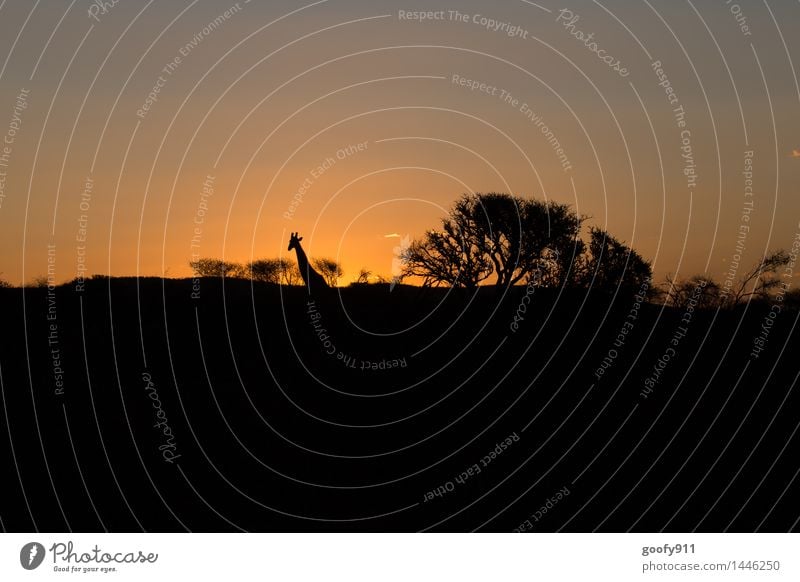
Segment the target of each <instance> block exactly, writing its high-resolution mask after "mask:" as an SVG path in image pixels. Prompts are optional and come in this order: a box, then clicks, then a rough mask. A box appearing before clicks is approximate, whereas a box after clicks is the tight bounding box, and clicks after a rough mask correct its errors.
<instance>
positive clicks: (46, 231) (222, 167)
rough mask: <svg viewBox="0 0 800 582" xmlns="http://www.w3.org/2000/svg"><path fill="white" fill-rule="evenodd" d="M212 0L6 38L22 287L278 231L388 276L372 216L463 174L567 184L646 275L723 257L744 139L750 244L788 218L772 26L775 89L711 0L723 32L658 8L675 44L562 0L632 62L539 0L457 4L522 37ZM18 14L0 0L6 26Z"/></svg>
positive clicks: (15, 275) (415, 203) (736, 218)
mask: <svg viewBox="0 0 800 582" xmlns="http://www.w3.org/2000/svg"><path fill="white" fill-rule="evenodd" d="M50 3H52V2H51V0H47V1H45V2H44V3H43V4H50ZM233 5H234V4H231V6H233ZM226 8H227V7H225V6H222V7H214V6H203V7H201V6H199V5H198V6H197V7H193V8H192V9H191V10H189V11H187V12H186V13H185V14H184V15H183V16H182V17H181V18H180V19H178V20H176V21H175V22H174V23H173V24H170V23H171V22H172V21H173V19H175V18H176V16H177V15H178V13H179V12H180V11H181V10H182V8H181V7H178V6H168V5H161V6H157V7H156V6H154V7H152V8H148V10H146V11H145V12H143V13H142V15H141V16H137V14H138V13H139V11H140V10H141V7H136V6H134V5H133V4H132V3H131V4H129V5H126V3H119V4H118V5H116V6H114V8H113V10H111V11H109V13H108V14H105V15H103V17H102V19H101V20H100V21H99V22H94V21H92V23H93V28H92V30H91V31H90V32H87V31H88V29H89V26H90V23H89V22H88V21H87V18H86V14H85V13H84V12H83V11H80V10H79V11H77V13H70V14H69V15H68V16H67V17H66V19H65V21H64V24H63V25H62V27H61V28H60V29H59V32H58V34H56V35H55V36H54V37H53V40H52V43H51V44H50V45H49V46H48V47H47V50H46V51H44V52H43V51H42V49H43V48H44V47H45V43H46V42H47V39H48V37H49V35H50V32H51V31H52V28H53V26H54V23H53V22H51V20H52V19H53V18H54V17H55V16H57V14H56V12H58V11H53V14H47V13H46V11H44V10H37V11H35V12H34V13H33V15H32V17H31V20H30V22H29V24H28V25H27V26H28V28H27V29H26V35H25V39H26V42H27V43H28V45H30V46H25V47H22V48H20V49H18V50H15V52H14V53H13V54H11V55H10V58H9V64H8V67H7V68H6V71H5V73H4V76H3V77H2V78H3V90H2V100H0V105H1V107H0V124H2V126H0V133H5V131H6V127H5V125H6V120H9V123H10V120H13V119H14V118H15V115H16V114H15V113H14V111H15V109H14V108H15V103H17V101H18V99H17V96H18V95H19V94H20V91H21V90H25V91H27V92H28V93H27V94H26V95H27V97H26V98H25V101H26V103H25V107H24V108H22V109H19V111H18V113H19V115H16V117H18V118H20V120H19V121H18V122H16V123H17V126H18V128H17V129H16V130H15V135H14V141H13V144H10V145H11V152H10V154H8V155H7V158H8V159H7V161H8V164H7V167H3V168H0V169H2V170H4V175H3V176H2V178H3V181H2V186H3V190H2V193H3V198H2V199H0V202H1V204H0V227H1V228H2V230H1V231H0V232H2V235H0V236H2V243H3V248H4V252H3V255H2V258H1V259H0V278H2V279H5V280H8V281H11V282H12V283H16V284H19V283H23V282H26V281H31V280H32V279H33V278H35V277H37V276H43V275H45V274H47V273H48V269H51V270H53V271H54V276H55V279H56V280H57V281H59V282H63V281H69V280H72V279H74V278H75V277H76V276H77V274H79V272H83V273H84V274H86V275H87V276H88V275H91V274H95V273H97V274H110V275H112V276H123V275H143V276H145V275H157V276H168V277H190V276H191V275H192V272H191V269H190V268H189V261H190V260H192V258H193V257H197V256H200V257H214V258H224V259H226V260H230V261H235V262H241V263H247V262H249V261H251V260H254V259H259V258H271V257H280V256H287V251H286V247H287V243H288V237H289V233H290V232H293V231H298V232H300V234H301V235H302V236H303V237H304V241H303V246H304V248H305V250H306V252H307V254H308V256H309V257H311V258H312V259H313V258H319V257H330V258H334V259H336V260H337V261H339V262H340V263H341V264H342V265H343V268H344V271H345V275H344V277H343V278H342V280H341V284H347V283H349V282H350V281H352V280H353V279H354V278H355V276H356V275H357V273H358V271H359V270H360V269H361V268H362V267H363V268H366V269H368V270H370V271H372V272H373V273H374V274H375V275H381V276H384V277H387V278H389V277H390V276H391V269H392V260H393V256H394V247H395V246H396V245H397V244H398V243H397V241H398V239H397V238H387V237H386V235H388V234H392V233H395V234H399V235H401V236H405V235H409V236H410V237H411V238H412V239H413V238H415V237H419V236H421V235H422V234H423V233H424V232H425V230H427V229H430V228H435V227H436V226H437V225H438V224H439V220H440V219H441V217H443V216H444V215H446V213H447V210H448V208H449V207H450V206H451V205H452V204H453V202H454V201H455V200H456V199H457V198H458V197H459V196H460V195H461V194H462V193H465V192H489V191H495V192H508V193H512V194H515V195H518V196H525V197H532V198H536V199H540V200H541V199H553V200H557V201H559V202H563V203H568V204H570V205H572V206H573V208H575V209H576V210H577V212H578V213H580V214H582V215H586V216H588V217H589V220H588V221H587V224H592V225H597V226H602V227H604V228H606V229H607V230H608V231H609V232H610V233H611V234H612V235H614V236H615V237H617V238H618V239H620V240H623V241H625V242H627V243H628V244H630V245H631V246H633V247H634V248H635V249H636V250H637V251H638V252H639V253H640V254H641V255H642V256H643V257H644V258H645V259H647V260H650V261H652V263H653V266H654V270H655V275H656V279H658V280H661V279H663V277H664V275H666V274H667V273H673V274H678V275H679V276H691V275H692V274H695V273H702V272H708V273H709V274H710V275H712V276H714V277H716V278H719V277H720V276H721V274H722V273H724V272H725V271H726V270H727V265H728V264H729V262H730V261H731V260H732V257H733V256H734V255H735V254H736V253H737V249H736V243H737V234H738V233H739V232H740V230H739V229H740V227H741V226H742V218H741V216H742V208H743V204H744V203H745V202H747V201H748V200H749V199H748V198H746V197H745V195H744V192H745V187H746V184H745V178H744V175H743V173H742V172H743V171H744V170H745V163H746V162H745V157H746V154H745V152H747V151H752V152H754V155H753V168H754V169H753V172H754V183H755V186H754V191H755V196H754V197H753V202H754V206H753V208H754V210H753V212H752V215H751V217H750V219H749V220H748V222H747V227H748V228H749V230H748V238H747V244H746V248H745V252H744V253H743V255H742V264H745V265H748V264H750V263H752V262H754V261H755V260H757V259H758V258H759V257H760V256H761V255H762V254H763V253H764V252H765V251H766V250H768V249H774V248H781V247H782V248H788V247H790V246H791V244H792V241H793V240H794V237H795V236H796V233H797V232H798V229H800V225H799V224H798V220H800V200H799V199H798V198H797V197H796V196H794V193H796V192H797V191H798V187H800V159H798V157H797V156H795V155H794V154H793V152H796V151H797V147H798V139H800V137H798V136H800V120H799V119H798V116H797V115H796V110H797V106H798V103H800V93H798V91H797V90H796V87H795V84H794V81H792V77H791V74H789V69H788V64H787V63H786V54H785V52H784V47H783V46H782V45H781V43H780V40H779V39H777V40H776V39H775V38H773V37H769V38H767V37H766V36H764V35H761V36H759V37H758V38H757V39H754V40H753V42H754V43H757V44H754V46H756V47H757V50H758V55H759V59H760V60H759V62H760V63H762V64H763V65H764V79H765V80H766V82H767V87H768V89H769V95H767V93H766V91H765V86H764V81H763V80H762V76H761V72H759V69H758V67H757V62H756V61H755V60H754V58H753V52H752V50H751V48H750V45H749V41H748V43H744V42H742V37H741V31H740V30H739V29H738V27H736V26H734V25H735V23H732V22H729V20H730V19H729V16H730V15H729V14H728V13H727V11H726V8H725V7H724V6H722V7H719V6H715V7H703V9H702V10H703V11H704V14H705V16H706V18H707V20H708V21H709V22H713V23H714V34H715V41H714V40H712V39H711V38H710V37H709V36H708V34H707V33H706V32H705V31H704V30H701V29H699V28H698V24H697V21H696V20H695V19H694V18H692V19H687V18H686V15H685V14H681V12H680V11H679V10H677V9H676V8H675V7H671V6H665V7H663V8H662V9H661V13H660V15H661V16H662V17H663V18H665V19H666V20H667V22H669V23H670V25H671V26H672V27H673V28H674V29H676V30H679V31H681V32H682V35H681V39H682V42H683V47H682V48H683V49H684V50H686V51H687V53H688V54H689V55H691V59H692V61H691V63H690V62H689V61H687V58H686V56H685V55H684V53H683V52H682V50H681V47H678V46H677V45H676V42H675V38H674V36H673V35H672V34H671V33H670V30H668V29H667V28H666V27H665V26H664V23H663V22H662V21H661V20H660V19H659V17H657V16H656V15H655V14H654V13H653V12H652V11H651V10H649V9H648V8H647V6H646V5H642V6H630V5H629V4H627V3H624V2H621V1H619V0H616V1H610V2H608V3H607V8H609V9H610V10H612V11H614V12H615V13H617V14H620V15H622V14H624V19H625V21H626V22H628V23H629V24H630V27H631V28H632V29H634V30H636V31H638V32H639V34H640V35H641V38H644V39H646V43H645V44H646V47H647V53H645V51H643V50H642V47H641V46H640V45H639V44H638V42H637V41H636V40H635V39H633V38H632V37H631V36H630V35H629V34H628V33H626V32H625V30H624V29H623V28H621V27H620V25H619V23H618V22H616V21H615V20H614V19H612V18H610V17H609V14H608V13H606V12H604V11H603V10H601V9H600V8H598V7H597V5H595V4H593V3H592V2H588V1H586V0H581V1H579V2H576V3H575V7H574V8H573V9H572V10H574V12H575V13H580V14H581V21H580V22H581V24H582V25H585V28H586V30H592V31H593V32H594V33H595V34H596V38H597V40H598V42H601V43H602V45H603V47H604V49H605V50H606V51H607V52H608V54H613V55H618V56H620V57H621V58H622V59H623V60H624V61H625V64H626V66H627V68H628V70H629V71H630V75H629V76H628V77H625V78H622V77H621V76H620V75H618V74H616V73H615V72H614V71H612V70H610V69H609V68H608V67H606V66H605V65H604V64H603V63H602V62H599V61H598V59H597V56H596V55H595V54H593V53H591V52H590V51H587V49H586V48H585V46H584V45H583V44H581V43H580V42H578V41H576V40H575V38H574V37H573V36H571V35H570V34H569V33H568V32H566V31H565V29H564V26H563V23H559V22H557V20H556V19H557V16H558V11H557V9H556V8H555V7H553V8H552V9H551V12H550V13H548V12H547V11H545V10H540V9H536V8H535V7H532V6H531V5H528V4H525V3H519V5H516V4H515V5H513V6H497V7H491V8H490V7H488V6H487V5H486V4H485V3H480V2H472V1H470V2H460V3H459V5H458V10H459V11H461V12H462V13H466V14H472V15H474V14H484V15H491V16H492V17H493V18H496V19H497V20H498V21H502V22H510V23H515V24H517V25H519V26H521V27H522V28H523V29H524V31H527V33H528V36H527V38H522V37H521V36H517V37H510V36H508V35H504V34H502V31H500V32H498V31H492V30H488V29H486V28H485V27H481V26H480V25H479V24H476V23H474V22H473V21H472V20H469V21H468V22H460V21H454V20H446V21H437V22H422V23H421V22H408V21H406V20H403V19H401V18H400V17H399V16H398V10H397V7H396V6H394V5H393V4H391V3H387V2H382V1H381V2H377V3H374V4H370V5H365V4H363V3H358V2H344V3H339V4H336V5H335V6H334V5H333V4H330V3H323V4H321V5H319V6H315V7H311V8H308V9H302V10H300V11H297V10H298V6H296V5H295V4H294V3H290V2H276V3H270V6H256V5H255V3H253V4H250V3H247V4H245V3H241V4H240V5H238V8H237V9H236V10H233V11H232V12H231V13H230V14H229V15H228V16H227V17H225V18H222V17H221V16H220V15H221V14H222V13H224V12H225V9H226ZM409 8H410V9H413V7H409ZM443 8H444V9H445V10H447V9H451V8H453V7H452V6H449V5H446V6H443ZM782 10H783V7H777V6H776V7H775V11H776V17H777V18H778V19H779V21H780V18H781V12H782ZM293 11H297V12H295V13H293V14H291V15H290V16H286V17H285V18H283V19H282V20H280V21H279V23H277V24H272V25H269V23H270V22H273V21H275V20H276V19H278V18H281V17H282V16H285V15H286V14H289V13H291V12H293ZM27 13H28V9H27V8H26V7H25V6H24V5H23V6H9V7H7V8H5V9H4V24H3V26H4V27H6V28H8V27H13V26H17V25H21V23H22V22H23V20H24V19H25V17H26V15H27ZM761 18H762V16H758V17H756V16H755V15H754V16H753V17H752V20H753V21H754V22H753V23H752V24H753V28H754V29H755V28H756V26H757V24H758V22H760V20H759V19H761ZM215 19H217V24H215V25H214V26H213V27H211V28H209V23H210V22H214V21H215ZM129 25H130V27H129V28H127V29H126V27H128V26H129ZM165 27H169V28H168V30H167V28H165ZM15 30H16V29H15ZM162 30H165V31H166V32H165V33H164V35H163V36H161V37H158V35H159V33H160V32H161V31H162ZM204 30H208V34H206V33H205V32H203V31H204ZM84 35H87V36H86V38H85V40H83V41H82V39H84ZM773 36H774V35H773ZM157 37H158V38H157ZM37 38H38V39H39V40H40V41H41V42H40V43H39V45H35V43H34V42H33V40H34V39H37ZM197 38H199V39H200V40H199V41H197V40H196V39H197ZM193 39H195V40H193ZM117 41H119V42H118V44H116V45H115V43H117ZM190 41H191V42H190ZM192 42H193V43H194V44H193V45H192V44H191V43H192ZM715 42H717V43H719V44H720V45H721V46H723V47H725V56H726V61H725V63H724V64H723V61H722V60H721V57H720V54H719V52H718V50H717V49H716V47H715ZM151 44H152V46H150V45H151ZM187 46H189V48H188V49H187ZM789 50H795V52H796V49H792V47H789ZM648 54H649V57H648ZM40 55H41V57H40ZM795 56H796V59H795V61H796V62H800V55H795ZM176 59H177V60H176ZM71 60H72V64H70V62H71ZM654 61H659V62H660V63H661V65H662V67H663V70H664V71H665V72H666V74H667V75H668V78H669V81H670V83H671V87H673V88H674V90H675V94H676V95H677V98H678V99H679V101H678V103H679V105H680V106H682V107H683V108H684V110H685V112H686V123H687V124H688V125H687V126H686V127H685V128H683V127H679V126H678V125H677V123H676V115H675V113H674V108H675V107H676V105H675V104H674V103H670V101H669V98H670V97H669V95H668V94H667V93H666V92H665V89H664V86H663V85H660V84H659V83H660V82H661V81H660V79H659V78H658V76H657V75H656V73H655V71H654V66H653V62H654ZM598 63H599V64H598ZM726 67H728V68H729V69H730V75H732V77H729V74H728V71H727V70H726ZM95 76H96V79H95ZM62 77H63V83H59V80H60V79H61V78H62ZM464 79H466V80H468V81H475V82H476V83H475V84H474V89H473V90H471V89H470V88H469V86H470V85H469V84H468V83H466V82H465V81H463V80H464ZM731 79H735V80H736V89H737V93H734V92H733V89H732V84H731ZM481 84H483V85H481ZM156 88H157V89H158V91H157V93H154V91H155V89H156ZM151 94H152V96H153V97H155V99H151V100H149V101H148V95H151ZM773 119H774V120H775V125H774V126H773ZM543 126H544V129H543ZM545 129H547V130H548V132H545ZM683 129H689V130H690V134H689V135H690V144H691V148H692V150H691V151H692V157H693V160H694V162H695V163H696V165H697V174H698V185H697V187H696V188H695V189H691V188H688V187H687V177H686V175H685V174H684V170H685V167H686V160H685V159H683V158H682V154H683V153H685V152H684V151H683V150H682V149H681V148H682V145H685V144H683V141H682V139H683V138H682V135H683V134H682V133H681V132H682V130H683ZM553 139H555V140H557V144H558V147H559V148H561V149H562V150H563V155H561V157H560V156H559V154H558V153H557V151H556V147H555V145H554V143H553ZM564 159H567V160H568V165H569V167H568V168H567V169H565V167H564V166H565V163H564ZM87 182H89V183H90V184H91V187H90V188H88V189H87V186H86V184H87ZM204 184H206V186H205V187H206V192H205V193H204V191H203V189H204ZM211 190H213V193H211ZM48 245H53V247H52V248H53V249H54V251H53V252H52V253H51V254H50V255H49V254H48V248H49V247H48ZM292 255H293V253H292ZM49 256H54V257H55V263H54V266H52V265H50V264H49V263H48V257H49ZM291 258H294V257H293V256H291Z"/></svg>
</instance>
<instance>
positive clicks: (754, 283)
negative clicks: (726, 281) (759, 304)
mask: <svg viewBox="0 0 800 582" xmlns="http://www.w3.org/2000/svg"><path fill="white" fill-rule="evenodd" d="M790 262H791V257H790V256H789V253H787V252H786V251H784V250H781V249H779V250H777V251H772V252H771V253H768V254H767V255H765V256H764V257H762V258H761V260H759V261H758V262H757V263H756V264H755V265H753V267H752V268H751V269H750V270H749V271H747V272H746V273H745V274H744V275H742V277H741V278H740V279H739V281H738V283H737V285H736V287H735V288H734V289H733V291H732V292H731V293H730V295H729V296H728V301H729V302H730V303H731V304H733V305H735V304H737V303H740V302H741V301H744V300H745V299H747V298H751V297H756V298H759V299H768V298H769V297H770V295H771V293H772V292H773V291H774V290H775V289H777V288H778V287H780V286H781V285H782V282H781V280H780V279H779V278H778V276H777V275H776V273H777V271H778V269H780V268H781V267H784V266H786V265H788V264H789V263H790Z"/></svg>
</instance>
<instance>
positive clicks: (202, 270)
mask: <svg viewBox="0 0 800 582" xmlns="http://www.w3.org/2000/svg"><path fill="white" fill-rule="evenodd" d="M189 266H190V267H191V268H192V270H193V271H194V272H195V273H196V274H197V276H199V277H244V276H245V274H246V273H245V268H244V267H243V266H242V265H241V264H239V263H232V262H229V261H223V260H221V259H210V258H202V259H197V260H196V261H189Z"/></svg>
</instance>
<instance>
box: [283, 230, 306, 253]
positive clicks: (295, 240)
mask: <svg viewBox="0 0 800 582" xmlns="http://www.w3.org/2000/svg"><path fill="white" fill-rule="evenodd" d="M301 240H303V237H302V236H301V237H298V236H297V233H296V232H293V233H292V235H291V236H290V237H289V248H288V249H287V250H289V251H290V250H292V249H297V248H300V241H301Z"/></svg>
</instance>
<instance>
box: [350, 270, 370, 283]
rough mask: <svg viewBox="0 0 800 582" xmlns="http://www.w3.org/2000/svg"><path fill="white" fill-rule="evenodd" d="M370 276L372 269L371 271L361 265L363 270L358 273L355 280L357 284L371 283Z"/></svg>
mask: <svg viewBox="0 0 800 582" xmlns="http://www.w3.org/2000/svg"><path fill="white" fill-rule="evenodd" d="M370 277H372V271H370V270H369V269H367V268H366V267H361V270H360V271H359V272H358V275H357V276H356V280H355V281H353V282H354V283H355V284H357V285H365V284H367V283H369V278H370Z"/></svg>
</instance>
